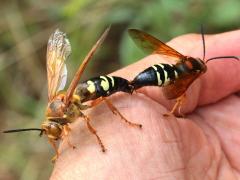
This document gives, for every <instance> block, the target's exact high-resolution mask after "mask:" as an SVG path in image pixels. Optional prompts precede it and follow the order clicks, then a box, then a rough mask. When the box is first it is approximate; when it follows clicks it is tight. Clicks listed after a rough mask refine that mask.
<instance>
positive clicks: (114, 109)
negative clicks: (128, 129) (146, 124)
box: [103, 98, 142, 128]
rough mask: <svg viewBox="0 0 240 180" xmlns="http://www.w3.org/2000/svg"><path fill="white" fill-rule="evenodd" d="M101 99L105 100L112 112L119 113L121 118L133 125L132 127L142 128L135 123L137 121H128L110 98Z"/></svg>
mask: <svg viewBox="0 0 240 180" xmlns="http://www.w3.org/2000/svg"><path fill="white" fill-rule="evenodd" d="M103 100H105V102H106V104H107V106H108V107H109V109H110V110H111V111H112V112H113V114H115V115H119V116H120V117H121V119H122V120H124V121H125V122H126V123H127V124H128V125H130V126H133V127H138V128H142V125H141V124H137V123H133V122H131V121H128V120H127V119H126V118H125V117H124V116H123V115H122V114H121V113H120V112H119V111H118V109H117V108H116V107H115V106H114V105H113V104H112V103H111V101H110V100H108V99H107V98H103Z"/></svg>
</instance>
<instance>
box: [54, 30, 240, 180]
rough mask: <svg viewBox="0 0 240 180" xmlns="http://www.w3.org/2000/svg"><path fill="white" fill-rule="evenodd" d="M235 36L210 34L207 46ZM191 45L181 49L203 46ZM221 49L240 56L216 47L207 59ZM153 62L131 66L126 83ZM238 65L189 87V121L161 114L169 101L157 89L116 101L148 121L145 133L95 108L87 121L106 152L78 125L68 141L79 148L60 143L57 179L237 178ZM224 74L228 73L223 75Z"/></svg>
mask: <svg viewBox="0 0 240 180" xmlns="http://www.w3.org/2000/svg"><path fill="white" fill-rule="evenodd" d="M233 33H235V34H237V33H239V31H235V32H231V33H228V34H224V36H223V35H222V37H223V38H224V37H225V39H223V38H221V39H218V38H217V37H215V36H212V37H209V39H208V41H207V42H208V43H209V44H210V45H211V43H212V44H215V43H216V41H218V43H216V44H221V43H222V44H223V42H225V41H226V40H228V41H229V39H231V38H230V37H232V41H234V40H233V38H235V37H236V36H233V35H232V34H233ZM216 36H220V35H216ZM184 38H188V37H187V36H186V37H181V38H179V39H176V40H177V41H176V40H175V44H177V42H178V40H179V42H181V41H182V40H183V39H184ZM189 38H190V37H189ZM191 38H193V37H192V36H191ZM219 41H223V42H219ZM236 42H237V40H236ZM191 43H192V44H191V46H188V45H186V47H184V48H183V49H185V52H191V51H192V50H191V49H190V48H188V47H192V46H193V45H194V44H195V43H196V44H200V43H199V42H193V41H192V42H191ZM230 43H231V42H230ZM232 43H233V42H232ZM233 44H234V43H233ZM238 46H239V45H238ZM193 47H194V46H193ZM210 47H211V46H210ZM221 48H224V50H225V52H229V54H231V55H236V54H237V53H238V52H237V49H239V48H240V47H236V50H235V51H234V50H233V47H230V46H229V47H224V46H222V47H218V48H216V47H215V49H212V50H211V49H210V50H209V49H208V54H211V55H215V54H219V52H218V51H220V52H221ZM176 49H177V48H176ZM216 49H217V50H216ZM234 49H235V48H234ZM215 51H216V52H215ZM191 53H193V55H194V52H191ZM196 54H198V52H196ZM199 54H200V53H199ZM224 54H228V53H224ZM219 55H221V54H219ZM152 58H153V57H152ZM154 61H156V62H158V63H159V62H161V60H160V61H159V59H157V58H156V57H155V56H154V58H153V59H152V60H151V57H148V58H147V59H145V60H143V61H141V62H140V63H138V64H140V66H139V65H138V66H136V65H132V66H130V67H128V68H127V69H126V70H122V71H120V72H118V73H117V74H118V75H122V74H124V75H125V76H126V77H128V78H129V77H131V76H132V75H130V73H131V74H134V73H133V72H136V73H137V72H140V71H141V70H142V69H144V66H145V67H147V66H149V62H153V63H155V62H154ZM238 63H239V62H234V61H231V60H230V61H228V62H226V61H222V62H221V61H218V62H215V63H212V64H210V63H209V64H208V67H209V69H208V72H207V74H206V75H204V76H203V77H202V78H201V79H198V80H197V81H196V82H195V83H194V84H193V85H192V86H191V87H190V89H189V90H188V93H187V101H186V104H185V106H184V107H183V111H184V112H185V113H187V114H188V115H187V116H186V118H175V117H167V118H165V117H163V116H162V114H164V113H166V109H165V107H169V101H167V100H165V99H164V98H163V97H162V95H161V91H160V88H157V87H156V88H153V87H149V88H145V89H144V88H143V89H142V90H141V91H140V93H138V94H134V95H132V96H131V97H130V96H126V95H118V96H114V97H113V98H112V100H113V103H114V104H115V105H116V106H117V107H118V108H119V110H120V111H121V112H122V113H123V114H124V115H126V117H127V118H128V119H129V120H132V121H134V122H139V123H142V124H143V129H142V130H138V129H135V128H129V127H127V125H126V124H120V123H119V122H118V121H117V120H116V119H119V117H115V116H114V115H113V114H112V113H111V112H110V111H109V110H108V109H107V107H106V106H104V105H100V106H99V107H96V108H95V109H94V110H93V111H91V112H90V117H91V118H92V119H94V120H93V122H92V124H93V125H94V126H95V127H96V128H97V130H98V134H99V135H100V136H101V138H102V140H103V143H104V144H105V146H106V147H107V149H108V151H107V152H106V154H102V153H101V152H100V150H97V148H98V147H97V145H96V140H95V139H94V137H92V136H91V134H90V133H89V132H88V131H87V129H86V128H85V127H82V126H84V123H83V122H82V121H78V122H77V123H75V124H74V125H73V131H72V133H71V137H70V138H71V140H72V141H73V143H74V144H76V146H77V149H76V150H72V149H70V148H68V147H67V145H66V144H65V143H64V144H63V145H62V146H61V151H62V155H61V156H60V158H59V160H58V161H57V162H56V166H55V169H54V172H53V174H52V179H61V178H63V179H79V178H80V177H81V178H83V179H84V178H86V179H238V178H240V173H239V171H240V158H239V156H238V152H239V149H240V139H239V137H240V121H239V117H240V111H239V110H238V109H239V107H240V100H239V97H238V95H236V94H233V93H234V92H237V91H239V90H240V75H239V73H238V72H239V70H240V65H239V64H238ZM138 67H139V68H141V70H139V69H138ZM223 69H224V71H227V74H226V73H225V74H223ZM123 72H124V73H123ZM127 72H129V74H127ZM233 77H234V78H233ZM141 93H143V94H144V95H142V94H141ZM115 99H116V101H115ZM80 130H81V131H80Z"/></svg>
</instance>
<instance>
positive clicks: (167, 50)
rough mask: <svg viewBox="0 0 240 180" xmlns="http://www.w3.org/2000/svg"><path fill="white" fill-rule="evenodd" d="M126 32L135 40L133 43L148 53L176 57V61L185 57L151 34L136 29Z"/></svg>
mask: <svg viewBox="0 0 240 180" xmlns="http://www.w3.org/2000/svg"><path fill="white" fill-rule="evenodd" d="M128 33H129V35H130V36H131V38H132V39H133V41H134V42H135V44H136V45H137V46H138V47H140V48H141V49H143V50H144V51H146V52H147V53H149V54H155V53H157V54H162V55H166V56H171V57H175V58H177V59H178V60H177V61H179V60H180V59H184V58H185V56H183V55H182V54H181V53H179V52H177V51H176V50H175V49H173V48H171V47H169V46H168V45H166V44H165V43H163V42H161V41H160V40H158V39H157V38H155V37H153V36H151V35H150V34H147V33H145V32H143V31H140V30H137V29H129V30H128Z"/></svg>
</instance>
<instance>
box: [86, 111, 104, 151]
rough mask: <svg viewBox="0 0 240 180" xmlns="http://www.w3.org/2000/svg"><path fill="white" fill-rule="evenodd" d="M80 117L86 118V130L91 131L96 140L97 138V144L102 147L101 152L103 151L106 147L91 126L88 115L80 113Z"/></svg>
mask: <svg viewBox="0 0 240 180" xmlns="http://www.w3.org/2000/svg"><path fill="white" fill-rule="evenodd" d="M82 117H83V118H84V119H85V120H86V123H87V127H88V130H89V131H90V132H91V133H93V134H94V135H95V136H96V138H97V140H98V144H99V145H100V146H101V149H102V152H105V151H106V148H105V147H104V145H103V143H102V140H101V139H100V137H99V136H98V134H97V131H96V130H95V129H94V128H93V127H92V125H91V124H90V119H89V117H88V116H86V115H84V114H82Z"/></svg>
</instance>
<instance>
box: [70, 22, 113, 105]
mask: <svg viewBox="0 0 240 180" xmlns="http://www.w3.org/2000/svg"><path fill="white" fill-rule="evenodd" d="M109 30H110V26H109V27H108V28H107V29H106V30H105V31H104V32H103V34H102V35H101V37H100V38H99V39H98V41H97V42H96V43H95V44H94V46H93V47H92V49H91V50H90V51H89V52H88V54H87V56H86V57H85V58H84V60H83V62H82V64H81V65H80V67H79V68H78V70H77V72H76V74H75V75H74V78H73V80H72V82H71V84H70V85H69V88H68V90H67V93H66V98H65V103H66V104H68V102H69V100H70V99H71V97H72V95H73V92H74V90H75V88H76V86H77V84H78V83H79V80H80V78H81V76H82V74H83V72H84V70H85V68H86V66H87V64H88V62H89V61H90V60H91V59H92V56H93V55H94V54H95V52H96V51H97V49H98V48H99V46H100V45H101V44H102V43H103V41H104V39H105V38H106V36H107V34H108V32H109Z"/></svg>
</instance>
